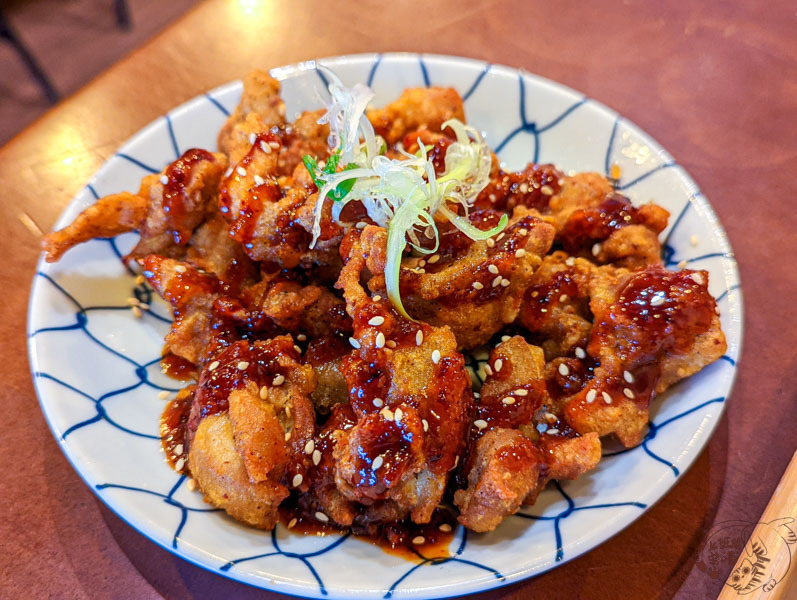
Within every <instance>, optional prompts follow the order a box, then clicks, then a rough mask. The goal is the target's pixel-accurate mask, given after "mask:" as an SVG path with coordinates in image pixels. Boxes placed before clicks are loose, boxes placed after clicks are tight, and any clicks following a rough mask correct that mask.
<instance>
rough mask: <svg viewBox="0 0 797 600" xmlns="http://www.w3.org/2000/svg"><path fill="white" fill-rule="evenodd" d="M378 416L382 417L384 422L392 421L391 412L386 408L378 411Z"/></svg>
mask: <svg viewBox="0 0 797 600" xmlns="http://www.w3.org/2000/svg"><path fill="white" fill-rule="evenodd" d="M379 414H380V415H382V418H384V419H385V421H392V420H393V411H392V410H390V409H389V408H388V407H387V406H386V407H385V408H383V409H382V410H380V411H379Z"/></svg>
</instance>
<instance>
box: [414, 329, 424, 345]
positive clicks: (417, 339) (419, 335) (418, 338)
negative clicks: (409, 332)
mask: <svg viewBox="0 0 797 600" xmlns="http://www.w3.org/2000/svg"><path fill="white" fill-rule="evenodd" d="M421 344H423V331H421V330H420V329H419V330H418V331H417V333H416V334H415V345H416V346H420V345H421Z"/></svg>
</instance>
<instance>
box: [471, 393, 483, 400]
mask: <svg viewBox="0 0 797 600" xmlns="http://www.w3.org/2000/svg"><path fill="white" fill-rule="evenodd" d="M473 397H474V398H476V399H477V400H478V399H479V398H481V397H482V395H481V394H480V393H479V392H473Z"/></svg>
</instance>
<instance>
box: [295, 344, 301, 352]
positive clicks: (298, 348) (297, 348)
mask: <svg viewBox="0 0 797 600" xmlns="http://www.w3.org/2000/svg"><path fill="white" fill-rule="evenodd" d="M293 349H294V350H296V353H297V354H301V353H302V349H301V348H300V347H299V346H297V345H296V344H294V345H293Z"/></svg>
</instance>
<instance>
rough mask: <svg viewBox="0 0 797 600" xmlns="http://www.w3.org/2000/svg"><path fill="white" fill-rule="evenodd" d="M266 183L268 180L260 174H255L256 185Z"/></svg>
mask: <svg viewBox="0 0 797 600" xmlns="http://www.w3.org/2000/svg"><path fill="white" fill-rule="evenodd" d="M264 183H266V180H265V179H263V178H262V177H261V176H260V175H255V185H263V184H264Z"/></svg>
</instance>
